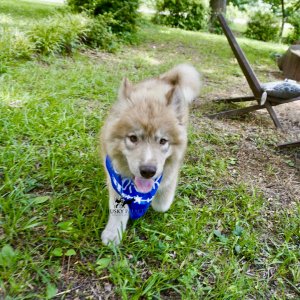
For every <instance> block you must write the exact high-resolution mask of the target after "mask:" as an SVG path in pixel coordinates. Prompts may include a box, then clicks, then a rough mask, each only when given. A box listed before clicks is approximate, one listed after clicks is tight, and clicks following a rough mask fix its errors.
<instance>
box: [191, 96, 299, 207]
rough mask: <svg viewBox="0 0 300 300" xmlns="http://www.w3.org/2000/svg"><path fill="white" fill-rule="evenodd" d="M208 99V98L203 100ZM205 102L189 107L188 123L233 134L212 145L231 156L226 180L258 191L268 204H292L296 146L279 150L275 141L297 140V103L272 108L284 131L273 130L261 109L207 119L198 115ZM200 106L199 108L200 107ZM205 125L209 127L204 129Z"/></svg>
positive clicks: (296, 183)
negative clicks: (226, 141)
mask: <svg viewBox="0 0 300 300" xmlns="http://www.w3.org/2000/svg"><path fill="white" fill-rule="evenodd" d="M207 102H211V100H207ZM206 105H207V103H205V102H202V103H201V102H198V103H197V104H196V106H195V108H194V109H193V112H194V113H193V114H192V118H191V122H192V124H193V125H194V126H195V127H196V128H197V130H206V129H205V128H207V130H216V131H217V132H218V135H219V136H224V137H225V136H228V135H237V136H239V138H238V139H236V140H235V142H234V144H230V145H228V147H219V146H218V145H215V146H214V148H215V151H216V153H217V154H218V155H220V156H222V157H228V158H229V157H233V158H234V159H235V161H234V163H233V164H232V166H231V167H230V175H231V177H229V178H226V180H227V181H228V183H229V184H230V183H233V182H243V183H246V184H247V185H248V186H249V188H250V189H254V188H255V189H258V190H260V191H261V192H262V193H263V195H264V197H265V199H267V200H268V202H269V204H270V205H271V206H272V205H275V206H281V205H288V206H290V205H292V206H293V205H294V204H295V203H296V202H297V201H299V200H300V196H299V195H300V174H299V173H300V172H299V168H300V166H299V165H298V164H299V160H297V159H296V158H297V157H296V156H297V153H299V149H294V150H285V151H279V150H278V149H277V147H276V145H277V144H278V143H283V142H285V141H295V140H296V139H298V140H299V139H300V122H299V121H300V120H299V116H300V102H294V103H290V104H285V105H280V107H279V106H278V107H276V108H275V109H276V111H277V112H278V116H279V119H280V121H281V123H282V124H283V127H284V130H283V131H281V130H277V129H276V128H275V127H274V125H273V123H272V120H271V118H270V117H269V115H268V113H267V112H266V111H265V110H261V111H259V112H258V111H257V112H255V113H251V114H248V115H246V116H244V117H241V118H239V119H222V120H217V119H215V120H210V119H207V118H205V117H198V116H197V113H198V112H199V111H200V112H201V111H203V110H205V109H206V108H205V106H206ZM202 107H203V110H202ZM208 127H209V129H208Z"/></svg>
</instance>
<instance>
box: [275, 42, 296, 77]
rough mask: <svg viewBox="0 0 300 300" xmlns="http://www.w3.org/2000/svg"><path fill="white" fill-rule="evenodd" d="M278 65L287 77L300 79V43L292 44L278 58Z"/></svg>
mask: <svg viewBox="0 0 300 300" xmlns="http://www.w3.org/2000/svg"><path fill="white" fill-rule="evenodd" d="M278 67H279V69H280V70H282V71H283V75H284V76H285V77H286V78H289V79H294V80H297V81H300V45H292V46H290V48H289V49H288V50H287V52H286V53H285V54H284V55H283V56H282V57H281V58H280V59H279V60H278Z"/></svg>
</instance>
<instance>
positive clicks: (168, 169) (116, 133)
mask: <svg viewBox="0 0 300 300" xmlns="http://www.w3.org/2000/svg"><path fill="white" fill-rule="evenodd" d="M200 87H201V83H200V74H199V73H198V72H197V71H196V69H195V68H194V67H192V66H191V65H188V64H181V65H178V66H176V67H175V68H173V69H171V70H170V71H168V72H166V73H164V74H162V75H160V76H158V77H157V78H152V79H147V80H145V81H142V82H140V83H137V84H132V83H130V82H129V80H128V79H126V78H125V79H123V82H122V84H121V87H120V89H119V95H118V100H117V101H116V103H115V104H114V105H113V107H112V109H111V111H110V114H109V115H108V117H107V120H106V122H105V124H104V126H103V128H102V131H101V145H102V155H103V161H104V167H105V170H106V175H107V186H108V190H109V210H110V214H109V219H108V223H107V225H106V227H105V229H104V230H103V232H102V236H101V237H102V242H103V243H104V244H108V243H109V242H113V243H114V244H119V243H120V241H121V239H122V233H123V231H124V230H125V229H126V225H127V221H128V219H129V218H132V219H137V218H139V217H141V216H142V215H144V214H145V212H146V211H147V209H148V207H149V206H150V205H151V206H152V207H153V209H154V210H156V211H159V212H165V211H167V210H168V209H169V208H170V206H171V204H172V202H173V199H174V194H175V189H176V185H177V178H178V173H179V168H180V165H181V163H182V160H183V157H184V153H185V150H186V146H187V122H188V104H189V103H190V102H191V101H192V100H193V99H194V98H195V97H197V96H198V94H199V91H200Z"/></svg>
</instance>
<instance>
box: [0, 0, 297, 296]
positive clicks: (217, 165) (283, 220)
mask: <svg viewBox="0 0 300 300" xmlns="http://www.w3.org/2000/svg"><path fill="white" fill-rule="evenodd" d="M7 3H8V2H5V1H3V2H1V3H0V8H1V9H0V11H1V12H2V15H1V16H3V15H5V18H6V19H5V18H4V16H3V18H2V19H1V22H2V21H3V20H8V19H9V20H11V21H10V25H9V26H11V27H20V26H23V25H24V23H22V22H23V21H22V20H24V19H25V17H24V19H23V16H24V15H25V16H26V22H29V23H30V22H33V20H32V19H38V18H40V19H42V18H47V17H48V14H47V11H49V14H51V12H52V11H53V6H51V5H50V6H49V5H42V4H39V3H38V4H37V3H36V2H32V3H30V2H26V1H18V3H21V4H22V10H20V11H19V12H15V11H14V13H12V12H10V11H5V10H4V7H9V5H8V4H7ZM9 3H11V2H9ZM37 8H39V9H37ZM139 40H140V41H141V42H140V44H139V45H136V46H131V47H129V46H124V47H123V48H122V49H120V50H119V51H118V52H117V53H115V54H110V53H105V52H99V51H95V50H85V51H75V52H74V53H73V54H72V55H71V56H70V55H67V54H65V55H48V56H46V55H38V56H35V57H30V58H24V57H19V58H18V57H17V58H13V57H12V58H11V59H10V60H9V61H6V68H5V70H4V71H3V72H2V74H1V76H0V116H1V117H0V298H4V299H51V298H54V299H76V298H79V299H99V297H103V298H109V299H298V298H299V289H300V286H299V282H300V266H299V259H300V257H299V246H300V237H299V231H300V230H299V229H300V228H299V213H300V205H299V194H300V192H299V191H300V184H299V173H297V170H296V165H295V161H294V159H293V156H292V153H290V152H287V153H279V152H277V151H276V148H275V145H276V144H277V143H278V142H279V141H283V140H284V139H292V138H294V136H293V135H292V134H293V133H292V132H293V130H294V132H296V134H297V130H298V132H299V119H297V117H296V118H295V119H293V118H291V119H289V118H290V116H292V115H288V114H284V112H282V116H281V119H282V121H283V122H284V124H285V127H286V128H288V129H289V132H288V133H284V134H283V133H281V132H278V131H276V130H275V129H274V126H273V124H272V123H271V121H270V119H269V117H268V115H267V114H264V113H255V114H251V115H249V116H246V117H244V118H241V119H235V120H215V121H211V120H209V119H207V118H205V117H204V115H205V114H207V113H209V112H211V111H216V110H221V109H224V107H223V106H222V107H221V106H217V105H215V104H213V103H212V99H215V98H219V97H229V96H232V95H233V94H235V95H238V94H244V93H246V92H247V91H248V88H247V85H246V83H245V79H244V77H243V76H242V73H241V71H240V70H239V68H238V66H237V64H236V62H235V60H234V58H233V55H232V53H231V50H230V48H229V46H228V45H227V42H226V39H225V37H223V36H217V35H212V34H208V33H196V32H189V31H183V30H180V29H170V28H165V27H159V26H153V25H144V26H143V27H142V28H141V29H140V31H139ZM239 43H240V44H241V45H242V47H243V49H244V50H245V52H246V55H247V57H248V58H249V60H250V62H251V65H253V66H254V68H255V71H256V72H257V73H258V76H259V77H260V79H261V80H262V81H272V80H276V79H279V78H280V74H279V73H278V71H277V68H276V64H275V62H274V61H273V59H272V57H273V54H274V51H276V52H283V51H284V50H285V48H284V47H283V46H281V45H278V44H271V43H260V42H255V41H251V40H248V39H239ZM181 62H190V63H193V64H194V65H195V66H196V67H197V68H198V69H199V70H201V71H202V72H203V75H204V88H203V93H202V97H201V98H200V99H199V101H197V102H196V103H195V105H194V107H193V108H192V110H191V125H190V128H189V146H188V153H187V156H186V159H185V162H184V166H183V168H182V172H181V177H180V182H179V187H178V191H177V197H176V201H175V203H174V205H173V206H172V208H171V210H170V211H169V212H167V213H165V214H159V213H156V212H154V211H152V210H150V211H149V212H147V214H146V216H145V217H144V218H142V219H140V220H138V221H135V222H132V223H131V224H130V226H129V229H128V231H127V232H126V236H125V237H124V239H123V242H122V244H121V246H120V247H119V248H115V247H113V246H111V247H106V246H103V245H102V244H101V239H100V234H101V231H102V229H103V227H104V225H105V221H106V218H107V216H108V211H107V204H106V199H107V190H106V184H105V178H104V171H103V169H102V168H101V166H100V162H99V159H98V149H97V144H98V132H99V129H100V127H101V124H102V121H103V118H104V117H105V115H106V113H107V112H108V109H109V107H110V105H111V103H112V101H113V100H114V99H115V96H116V93H117V89H118V86H119V83H120V81H121V79H122V77H124V76H127V77H128V78H130V79H131V80H132V81H139V80H141V79H143V78H145V77H149V76H155V75H157V74H160V73H162V72H163V71H165V70H167V69H169V68H170V67H172V66H173V65H175V64H176V63H181ZM295 110H296V108H295V107H293V112H295ZM296 116H297V114H296Z"/></svg>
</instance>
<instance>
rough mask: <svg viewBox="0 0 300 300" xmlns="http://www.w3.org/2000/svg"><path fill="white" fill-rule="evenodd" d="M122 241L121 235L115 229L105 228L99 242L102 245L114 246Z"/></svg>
mask: <svg viewBox="0 0 300 300" xmlns="http://www.w3.org/2000/svg"><path fill="white" fill-rule="evenodd" d="M121 239H122V233H121V232H119V230H117V229H107V228H105V229H104V230H103V231H102V234H101V240H102V243H103V244H104V245H108V244H109V243H112V244H114V245H116V246H117V245H119V244H120V242H121Z"/></svg>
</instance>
